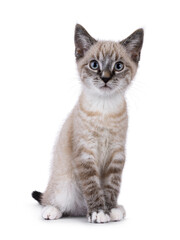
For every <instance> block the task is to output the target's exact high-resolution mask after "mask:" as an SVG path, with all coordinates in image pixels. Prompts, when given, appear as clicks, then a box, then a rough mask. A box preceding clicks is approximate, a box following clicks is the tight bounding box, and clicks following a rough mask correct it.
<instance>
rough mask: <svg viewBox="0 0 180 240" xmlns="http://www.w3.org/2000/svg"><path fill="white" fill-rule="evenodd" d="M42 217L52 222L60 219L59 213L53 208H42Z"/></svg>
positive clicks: (60, 214)
mask: <svg viewBox="0 0 180 240" xmlns="http://www.w3.org/2000/svg"><path fill="white" fill-rule="evenodd" d="M42 217H43V218H44V219H46V220H54V219H59V218H60V217H62V213H61V211H60V210H59V209H58V208H56V207H53V206H46V207H44V208H43V211H42Z"/></svg>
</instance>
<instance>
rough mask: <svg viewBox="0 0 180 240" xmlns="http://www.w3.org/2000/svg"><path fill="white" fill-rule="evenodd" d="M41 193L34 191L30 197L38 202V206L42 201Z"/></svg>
mask: <svg viewBox="0 0 180 240" xmlns="http://www.w3.org/2000/svg"><path fill="white" fill-rule="evenodd" d="M42 195H43V194H42V193H41V192H38V191H34V192H32V197H33V198H34V199H35V200H36V201H38V202H39V203H40V204H41V200H42Z"/></svg>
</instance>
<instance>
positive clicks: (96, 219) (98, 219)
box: [88, 210, 110, 223]
mask: <svg viewBox="0 0 180 240" xmlns="http://www.w3.org/2000/svg"><path fill="white" fill-rule="evenodd" d="M88 221H89V222H91V223H106V222H109V221H110V217H109V215H108V214H106V213H104V212H103V210H100V211H99V212H93V213H92V215H91V216H89V217H88Z"/></svg>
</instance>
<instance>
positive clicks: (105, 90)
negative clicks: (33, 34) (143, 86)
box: [32, 24, 143, 223]
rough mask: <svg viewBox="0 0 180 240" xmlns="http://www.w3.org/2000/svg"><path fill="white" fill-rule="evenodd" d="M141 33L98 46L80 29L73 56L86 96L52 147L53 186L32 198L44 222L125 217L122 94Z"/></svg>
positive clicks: (136, 59)
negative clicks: (121, 199)
mask: <svg viewBox="0 0 180 240" xmlns="http://www.w3.org/2000/svg"><path fill="white" fill-rule="evenodd" d="M142 44H143V29H138V30H137V31H135V32H134V33H133V34H131V35H130V36H129V37H128V38H126V39H125V40H123V41H121V42H112V41H97V40H95V39H94V38H92V37H91V36H90V35H89V33H88V32H87V31H86V30H85V29H84V28H83V27H82V26H81V25H79V24H77V25H76V28H75V56H76V61H77V67H78V72H79V75H80V79H81V83H82V93H81V95H80V97H79V100H78V102H77V104H76V105H75V107H74V109H73V110H72V112H71V114H70V116H69V117H68V118H67V120H66V122H65V123H64V125H63V127H62V130H61V133H60V135H59V137H58V139H57V142H56V145H55V148H54V158H53V164H52V172H51V176H50V180H49V184H48V186H47V189H46V191H45V192H44V193H40V192H37V191H34V192H33V193H32V196H33V198H35V199H36V200H37V201H38V202H39V203H40V204H41V205H43V206H45V207H44V209H43V212H42V217H43V218H44V219H58V218H60V217H62V216H63V215H70V216H84V215H86V214H87V216H88V220H89V222H96V223H104V222H109V221H119V220H121V219H123V218H124V216H125V210H124V208H123V206H118V205H117V198H118V194H119V190H120V185H121V175H122V171H123V167H124V162H125V142H126V131H127V125H128V117H127V110H126V101H125V98H124V93H125V91H126V89H127V87H128V85H129V84H130V83H131V81H132V79H133V78H134V76H135V74H136V71H137V67H138V62H139V60H140V51H141V48H142Z"/></svg>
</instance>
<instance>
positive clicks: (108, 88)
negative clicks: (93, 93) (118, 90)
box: [101, 84, 111, 90]
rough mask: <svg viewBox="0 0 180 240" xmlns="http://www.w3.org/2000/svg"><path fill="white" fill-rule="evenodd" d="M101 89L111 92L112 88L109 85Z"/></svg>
mask: <svg viewBox="0 0 180 240" xmlns="http://www.w3.org/2000/svg"><path fill="white" fill-rule="evenodd" d="M101 89H103V90H110V89H111V87H109V86H108V85H106V84H105V85H104V86H102V87H101Z"/></svg>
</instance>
